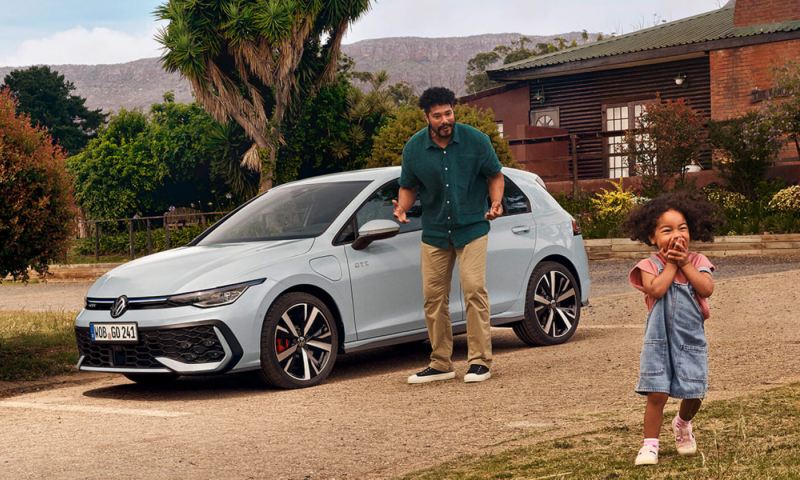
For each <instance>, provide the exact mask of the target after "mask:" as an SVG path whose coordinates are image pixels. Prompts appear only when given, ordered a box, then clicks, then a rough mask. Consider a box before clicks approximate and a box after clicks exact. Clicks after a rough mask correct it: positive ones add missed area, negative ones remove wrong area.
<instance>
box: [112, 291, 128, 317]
mask: <svg viewBox="0 0 800 480" xmlns="http://www.w3.org/2000/svg"><path fill="white" fill-rule="evenodd" d="M127 309H128V297H126V296H125V295H122V296H120V297H117V299H116V300H114V304H113V305H111V318H118V317H119V316H121V315H122V314H123V313H125V310H127Z"/></svg>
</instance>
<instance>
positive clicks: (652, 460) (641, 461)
mask: <svg viewBox="0 0 800 480" xmlns="http://www.w3.org/2000/svg"><path fill="white" fill-rule="evenodd" d="M633 463H634V465H657V464H658V458H652V457H647V458H639V457H636V461H635V462H633Z"/></svg>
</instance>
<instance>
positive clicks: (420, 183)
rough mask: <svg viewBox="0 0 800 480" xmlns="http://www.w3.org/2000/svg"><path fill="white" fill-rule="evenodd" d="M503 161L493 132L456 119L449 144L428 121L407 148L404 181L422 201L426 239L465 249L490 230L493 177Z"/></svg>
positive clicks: (403, 169) (401, 184)
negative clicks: (442, 143) (439, 141)
mask: <svg viewBox="0 0 800 480" xmlns="http://www.w3.org/2000/svg"><path fill="white" fill-rule="evenodd" d="M501 168H502V166H501V165H500V161H499V160H498V159H497V154H496V153H495V151H494V148H493V147H492V142H491V140H489V136H488V135H486V134H485V133H483V132H481V131H480V130H477V129H475V128H473V127H471V126H469V125H464V124H462V123H456V124H455V126H454V127H453V136H452V138H451V139H450V143H449V144H448V145H447V147H445V148H442V147H440V146H439V145H437V144H436V143H434V141H433V140H431V137H430V134H429V133H428V127H427V126H426V127H425V128H423V129H422V130H420V131H419V132H417V133H415V134H414V136H412V137H411V139H410V140H409V141H408V142H407V143H406V145H405V147H404V148H403V168H402V173H401V174H400V186H401V187H404V188H410V189H414V188H416V189H417V191H418V194H419V199H420V202H421V203H422V241H423V242H425V243H427V244H428V245H432V246H434V247H439V248H449V246H450V245H453V246H454V247H456V248H461V247H463V246H464V245H466V244H468V243H469V242H471V241H473V240H475V239H476V238H479V237H482V236H483V235H486V234H487V233H489V221H488V220H486V218H485V217H484V215H485V214H486V210H487V208H488V202H487V198H488V196H489V187H488V185H487V180H488V179H489V177H492V176H494V175H496V174H497V173H498V172H500V169H501Z"/></svg>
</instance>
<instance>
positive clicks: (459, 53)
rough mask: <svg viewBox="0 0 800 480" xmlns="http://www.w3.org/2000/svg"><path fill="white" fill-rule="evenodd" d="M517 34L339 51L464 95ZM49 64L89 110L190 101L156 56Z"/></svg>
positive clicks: (392, 41)
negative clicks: (473, 72) (480, 65)
mask: <svg viewBox="0 0 800 480" xmlns="http://www.w3.org/2000/svg"><path fill="white" fill-rule="evenodd" d="M520 36H521V35H520V34H519V33H499V34H485V35H475V36H470V37H449V38H419V37H398V38H381V39H374V40H362V41H360V42H356V43H353V44H349V45H343V46H342V51H344V53H346V54H347V55H349V56H350V57H352V58H353V60H354V61H355V64H356V70H359V71H368V72H374V71H378V70H386V72H387V73H389V82H390V83H396V82H401V81H404V82H407V83H409V84H410V85H411V86H413V87H414V90H415V92H416V93H417V94H419V93H421V92H422V91H423V90H424V89H426V88H428V87H430V86H434V85H436V86H445V87H448V88H450V89H451V90H453V91H454V92H455V93H456V95H463V94H464V93H465V90H464V77H465V76H466V71H467V62H468V61H469V59H470V58H472V57H473V56H475V54H476V53H479V52H487V51H490V50H492V49H493V48H494V47H496V46H497V45H509V44H510V43H511V42H512V41H515V40H517V39H518V38H519V37H520ZM526 37H528V38H529V39H530V40H531V42H532V44H533V45H535V44H536V43H538V42H550V41H553V39H554V38H556V37H562V38H565V39H566V40H567V41H568V42H569V41H572V40H573V39H575V40H577V41H578V42H579V43H580V42H581V40H580V37H581V34H580V32H570V33H564V34H560V35H548V36H541V35H526ZM592 38H594V35H593V34H592ZM18 68H21V67H0V79H3V78H5V76H6V74H8V73H9V72H10V71H12V70H16V69H18ZM50 68H51V69H52V70H56V71H58V72H59V73H61V74H62V75H64V78H65V79H67V80H69V81H71V82H72V83H73V84H75V91H74V92H73V93H74V94H77V95H80V96H81V97H84V98H86V105H87V106H88V107H89V108H102V109H103V111H105V112H116V111H118V110H119V109H120V108H126V109H129V110H131V109H142V110H144V111H147V110H148V109H149V107H150V105H151V104H153V103H158V102H160V101H161V100H162V96H163V94H164V92H166V91H169V90H172V91H173V92H175V101H178V102H191V101H192V91H191V86H190V85H189V82H188V81H186V80H185V79H183V78H181V77H180V75H178V74H174V73H167V72H165V71H164V70H162V69H161V63H160V61H159V59H158V58H144V59H141V60H136V61H133V62H128V63H120V64H113V65H50Z"/></svg>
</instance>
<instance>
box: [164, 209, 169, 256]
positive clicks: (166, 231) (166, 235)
mask: <svg viewBox="0 0 800 480" xmlns="http://www.w3.org/2000/svg"><path fill="white" fill-rule="evenodd" d="M162 222H163V224H164V250H169V225H167V214H166V213H165V214H164V220H163V221H162Z"/></svg>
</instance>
